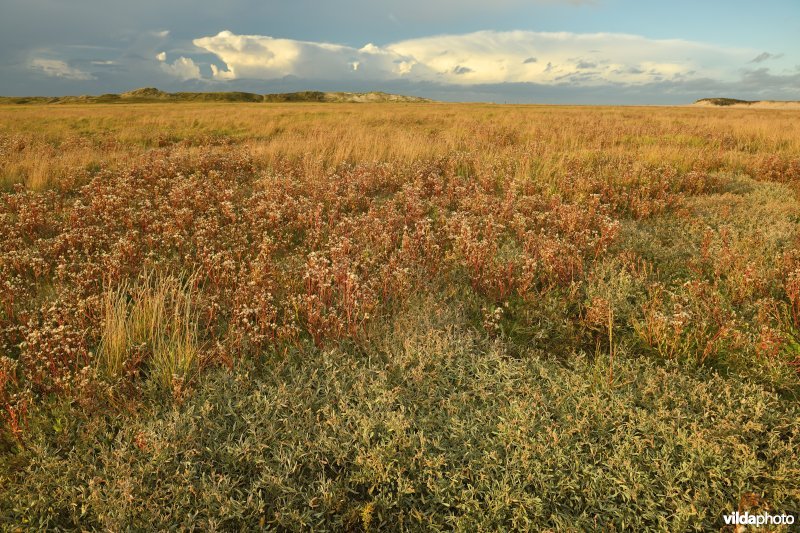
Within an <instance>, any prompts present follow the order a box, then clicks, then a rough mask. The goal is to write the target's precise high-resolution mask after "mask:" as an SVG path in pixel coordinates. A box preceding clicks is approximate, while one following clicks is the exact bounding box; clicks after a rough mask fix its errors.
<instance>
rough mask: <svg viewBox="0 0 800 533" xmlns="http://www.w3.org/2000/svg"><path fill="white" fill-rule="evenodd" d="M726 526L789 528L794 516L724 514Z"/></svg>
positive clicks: (747, 513) (737, 512)
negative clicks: (783, 526) (784, 526)
mask: <svg viewBox="0 0 800 533" xmlns="http://www.w3.org/2000/svg"><path fill="white" fill-rule="evenodd" d="M722 518H723V519H724V520H725V524H726V525H731V526H782V525H786V526H790V525H792V524H794V518H795V517H794V515H791V514H769V513H761V514H750V513H749V512H744V513H740V512H739V511H736V512H735V513H730V514H726V515H724V516H723V517H722Z"/></svg>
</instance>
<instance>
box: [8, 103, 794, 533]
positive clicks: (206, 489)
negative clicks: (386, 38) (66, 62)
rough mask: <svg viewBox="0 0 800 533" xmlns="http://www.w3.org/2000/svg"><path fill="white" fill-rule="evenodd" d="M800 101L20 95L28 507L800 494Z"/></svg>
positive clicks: (94, 525)
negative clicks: (675, 104)
mask: <svg viewBox="0 0 800 533" xmlns="http://www.w3.org/2000/svg"><path fill="white" fill-rule="evenodd" d="M798 119H800V112H797V111H793V110H768V109H766V110H765V109H730V108H728V109H716V108H713V107H710V108H690V107H685V108H591V107H537V106H493V105H455V104H433V103H427V104H413V103H393V104H368V105H363V104H360V105H357V104H337V105H328V104H304V103H293V104H265V103H252V104H251V103H235V104H233V103H231V104H225V103H213V104H211V103H185V104H181V105H170V104H142V105H138V104H126V105H119V104H112V105H104V104H95V105H92V106H85V105H63V104H62V105H57V106H41V105H37V106H25V105H16V106H0V188H2V191H3V192H2V193H1V194H2V196H0V407H1V408H2V416H3V422H2V431H1V433H0V516H1V517H4V518H5V520H6V521H5V522H4V523H3V527H6V528H7V529H9V530H14V529H16V528H20V529H23V530H38V529H43V528H49V529H110V530H123V529H151V528H156V529H176V528H184V529H191V528H193V527H194V528H199V529H210V530H214V529H217V530H219V529H222V530H230V529H258V528H264V529H279V530H280V529H288V530H332V531H341V530H411V531H416V530H453V529H455V530H668V531H684V530H709V529H714V530H719V529H722V528H723V522H722V515H723V514H725V513H728V512H732V511H736V510H739V511H741V512H744V511H750V512H770V513H778V514H779V513H782V512H787V513H795V514H797V513H798V511H800V466H798V465H800V456H799V455H800V416H799V415H800V409H798V404H797V401H798V393H800V374H799V373H798V371H799V370H800V216H799V214H800V198H798V184H800V120H798Z"/></svg>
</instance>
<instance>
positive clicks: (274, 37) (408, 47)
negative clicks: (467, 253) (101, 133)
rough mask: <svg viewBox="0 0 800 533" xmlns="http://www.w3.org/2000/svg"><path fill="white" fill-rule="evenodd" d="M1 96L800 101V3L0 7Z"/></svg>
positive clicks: (284, 1)
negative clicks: (320, 94) (192, 93)
mask: <svg viewBox="0 0 800 533" xmlns="http://www.w3.org/2000/svg"><path fill="white" fill-rule="evenodd" d="M0 14H1V15H2V16H0V68H2V71H3V73H4V74H3V75H2V76H0V94H4V95H12V94H13V95H28V94H43V95H59V94H99V93H104V92H122V91H126V90H130V89H132V88H135V87H141V86H157V87H159V88H162V89H165V90H202V91H222V90H246V91H254V92H260V93H265V92H282V91H293V90H306V89H319V90H353V91H367V90H384V91H388V92H402V93H410V94H417V95H421V96H428V97H433V98H438V99H443V100H462V101H468V100H480V101H503V102H543V103H586V104H594V103H601V104H602V103H610V104H626V103H630V104H671V103H674V104H680V103H688V102H691V101H693V100H695V99H697V98H701V97H706V96H727V97H734V98H746V99H798V100H800V37H799V36H798V35H800V2H798V1H797V0H793V1H792V0H765V1H762V2H758V3H755V2H745V1H741V0H734V1H727V2H697V3H696V2H689V1H685V0H674V1H671V2H662V1H651V2H645V1H638V2H637V1H631V0H495V1H494V2H484V1H476V0H460V1H459V0H426V1H421V0H384V1H383V2H375V1H368V0H327V1H322V0H293V1H290V0H269V1H257V0H228V1H225V2H223V1H220V0H215V1H210V0H195V1H190V0H173V1H156V0H139V1H138V2H130V1H126V2H119V1H116V0H71V1H70V2H64V1H63V0H0Z"/></svg>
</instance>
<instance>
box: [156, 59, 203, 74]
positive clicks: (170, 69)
mask: <svg viewBox="0 0 800 533" xmlns="http://www.w3.org/2000/svg"><path fill="white" fill-rule="evenodd" d="M162 53H163V52H162ZM160 56H161V54H159V56H158V60H159V61H161V62H162V63H161V68H162V70H164V72H167V73H168V74H172V75H173V76H175V77H176V78H179V79H181V80H195V79H199V78H200V67H199V66H197V65H196V64H195V62H194V61H193V60H192V59H190V58H188V57H183V56H181V57H179V58H178V59H176V60H175V61H173V62H172V63H167V62H166V60H167V58H166V54H165V55H164V58H163V59H161V57H160Z"/></svg>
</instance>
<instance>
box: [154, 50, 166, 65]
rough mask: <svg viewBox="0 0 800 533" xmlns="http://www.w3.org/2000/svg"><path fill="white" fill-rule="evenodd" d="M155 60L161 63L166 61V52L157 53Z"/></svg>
mask: <svg viewBox="0 0 800 533" xmlns="http://www.w3.org/2000/svg"><path fill="white" fill-rule="evenodd" d="M156 59H158V60H159V61H161V62H162V63H163V62H164V61H166V60H167V53H166V52H159V53H158V54H156Z"/></svg>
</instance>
